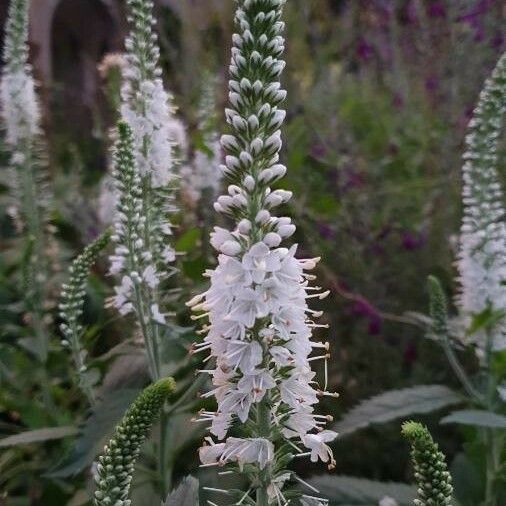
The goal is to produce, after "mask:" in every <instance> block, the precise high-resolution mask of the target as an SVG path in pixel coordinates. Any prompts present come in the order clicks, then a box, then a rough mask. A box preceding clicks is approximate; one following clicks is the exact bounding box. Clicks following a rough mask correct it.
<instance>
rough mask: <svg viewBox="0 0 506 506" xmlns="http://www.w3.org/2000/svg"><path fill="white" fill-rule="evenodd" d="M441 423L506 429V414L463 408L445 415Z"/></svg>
mask: <svg viewBox="0 0 506 506" xmlns="http://www.w3.org/2000/svg"><path fill="white" fill-rule="evenodd" d="M440 423H443V424H447V423H458V424H461V425H472V426H474V427H488V428H490V429H506V416H504V415H500V414H498V413H494V412H491V411H485V410H482V409H463V410H460V411H454V412H453V413H450V414H449V415H447V416H445V417H444V418H442V419H441V422H440Z"/></svg>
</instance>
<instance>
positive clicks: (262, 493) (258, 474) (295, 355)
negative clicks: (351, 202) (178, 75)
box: [188, 0, 337, 506]
mask: <svg viewBox="0 0 506 506" xmlns="http://www.w3.org/2000/svg"><path fill="white" fill-rule="evenodd" d="M284 4H285V0H239V1H238V8H237V13H236V18H235V22H236V26H237V28H238V31H239V33H238V34H236V35H234V38H233V41H234V46H233V48H232V61H231V65H230V81H229V86H230V94H229V98H230V104H231V106H230V108H229V109H226V118H227V122H228V124H229V125H230V129H231V133H230V134H228V135H224V136H223V137H222V146H223V148H224V150H225V151H226V153H227V156H226V157H225V164H224V165H222V167H221V171H222V173H223V174H224V176H225V178H226V179H227V180H228V182H229V183H230V185H229V186H228V189H227V193H226V194H224V195H222V196H220V197H218V199H217V202H216V204H215V209H216V210H217V211H218V212H221V213H224V214H227V215H228V216H230V217H231V218H232V219H233V220H234V222H235V227H234V228H233V229H232V230H225V229H223V228H216V229H215V231H214V233H212V234H211V243H212V245H213V247H214V248H215V249H216V250H217V252H218V266H217V267H216V268H215V269H214V270H212V271H208V272H206V275H207V276H208V277H209V278H210V282H211V285H210V288H209V289H208V290H207V291H206V292H205V293H204V294H202V295H201V296H199V297H195V298H194V299H193V300H192V301H190V302H189V304H188V305H189V306H191V307H192V308H193V310H194V311H195V312H197V313H198V316H196V317H195V319H200V318H205V319H206V320H208V323H207V324H206V325H205V326H204V329H203V331H204V333H205V334H206V335H205V338H204V341H203V342H202V343H199V344H196V345H195V347H194V350H193V351H194V352H197V351H205V352H210V357H209V358H210V359H212V360H211V362H210V364H214V368H206V371H204V373H206V374H209V375H210V376H211V380H212V383H213V386H214V389H213V390H211V392H209V393H208V394H204V396H205V397H209V396H210V395H212V396H214V397H215V399H216V401H217V404H218V406H217V410H216V412H203V413H201V415H200V420H201V421H204V422H210V423H211V434H212V435H213V436H214V437H215V439H214V440H213V439H211V438H208V440H207V443H208V444H207V445H206V446H204V447H203V448H202V450H201V460H202V463H203V465H216V464H219V465H229V466H230V465H232V466H234V465H235V466H237V467H238V469H239V471H242V472H244V473H245V474H246V475H247V476H248V478H249V481H250V485H251V486H250V488H249V491H248V492H246V496H247V497H248V496H249V497H250V499H251V501H252V500H253V497H256V504H258V505H262V506H263V505H269V504H286V503H287V499H286V497H285V493H286V489H287V488H288V484H289V482H290V481H292V482H293V481H294V480H293V479H294V478H295V475H294V473H292V472H291V471H288V470H287V466H288V464H289V462H290V461H291V459H292V458H293V456H294V455H293V454H294V453H295V454H300V455H306V454H307V455H309V456H311V459H312V460H313V461H316V460H317V459H320V460H321V461H323V462H325V463H327V465H328V466H329V467H330V468H332V467H334V465H335V461H334V457H333V454H332V450H331V449H330V447H329V446H328V443H330V442H332V441H333V440H334V439H335V437H336V436H337V434H336V433H335V432H332V431H329V430H324V426H325V425H326V423H327V422H328V421H329V420H331V417H326V416H319V415H317V414H316V413H315V406H316V404H317V402H318V397H319V396H321V395H329V396H332V397H335V394H332V393H329V392H325V391H322V390H325V389H324V388H323V389H320V388H319V387H318V384H317V382H316V380H315V373H314V372H312V370H311V367H310V364H311V362H312V360H315V359H325V360H326V359H327V358H328V354H327V353H325V354H323V355H322V354H321V353H320V354H319V356H313V355H312V353H313V351H314V350H316V349H319V348H327V345H326V344H323V343H322V344H320V343H315V342H313V341H312V339H311V338H312V330H313V328H318V327H326V326H325V325H319V324H317V323H315V322H314V318H315V317H316V316H318V315H319V313H318V312H316V311H312V310H311V309H310V308H309V306H308V303H307V301H308V299H310V298H314V297H319V298H324V297H325V296H327V295H328V292H322V293H320V292H319V289H316V293H315V291H314V289H312V288H311V287H309V286H308V285H309V281H310V280H312V279H313V276H312V275H310V274H308V273H307V271H309V270H311V269H313V268H314V267H315V266H316V264H317V262H318V259H302V260H301V259H298V258H296V252H297V247H296V246H292V247H291V248H287V247H284V246H283V245H282V244H281V243H282V240H283V239H285V238H287V237H290V236H291V235H293V233H294V232H295V226H294V225H293V224H292V223H291V220H290V219H289V218H286V217H282V218H278V217H276V216H274V208H276V207H277V206H279V205H280V204H284V203H286V202H288V201H289V200H290V198H291V192H287V191H284V190H279V189H278V190H271V188H270V185H271V184H272V183H273V182H274V181H276V180H278V179H279V178H280V177H282V176H283V175H284V174H285V172H286V168H285V167H284V166H283V165H281V164H280V163H279V152H280V150H281V146H282V140H281V131H280V126H281V124H282V122H283V119H284V117H285V112H284V111H283V110H282V109H281V103H282V102H283V100H284V99H285V96H286V92H285V91H284V90H282V89H281V86H280V83H279V78H280V75H281V72H282V69H283V67H284V62H283V60H282V59H281V57H282V54H283V51H284V39H283V37H282V35H281V34H282V32H283V29H284V23H283V22H282V21H281V16H282V9H283V6H284ZM238 425H240V426H241V434H243V435H244V437H243V438H241V439H239V438H236V437H231V436H230V434H229V431H230V428H231V427H235V426H238ZM217 441H220V442H217ZM304 448H305V450H304ZM293 493H294V492H293V491H290V494H289V497H293ZM241 497H242V498H241ZM237 499H238V501H242V502H244V500H245V499H244V496H239V497H238V498H237ZM307 500H308V501H309V500H311V501H312V500H313V499H312V498H309V499H307ZM314 500H316V501H319V502H316V503H315V504H325V501H323V500H320V499H318V498H314ZM251 501H249V502H248V504H249V503H250V502H251Z"/></svg>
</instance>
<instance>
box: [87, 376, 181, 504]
mask: <svg viewBox="0 0 506 506" xmlns="http://www.w3.org/2000/svg"><path fill="white" fill-rule="evenodd" d="M174 389H175V383H174V380H173V379H172V378H164V379H162V380H159V381H158V382H156V383H155V384H153V385H151V386H149V387H148V388H146V389H145V390H144V391H143V392H142V394H141V395H140V396H139V397H138V398H137V400H136V401H135V402H134V403H133V404H132V406H131V407H130V408H129V409H128V411H127V413H126V414H125V417H124V418H123V421H122V422H121V423H120V424H119V425H118V426H117V427H116V432H115V435H114V437H113V438H112V439H111V440H110V441H109V444H108V445H107V446H106V447H105V449H104V453H103V454H102V456H101V457H99V459H98V464H97V476H96V478H95V481H96V484H97V490H96V491H95V499H94V504H95V505H96V506H129V505H130V503H131V501H130V500H129V499H128V494H129V490H130V482H131V481H132V476H133V472H134V466H135V461H136V460H137V457H138V456H139V453H140V450H141V446H142V443H143V442H144V440H145V439H146V438H147V436H148V433H149V430H150V428H151V426H152V424H153V423H154V421H155V419H156V418H157V417H158V416H159V414H160V410H161V408H162V407H163V404H164V403H165V401H166V400H167V397H168V396H169V394H170V393H172V392H173V391H174Z"/></svg>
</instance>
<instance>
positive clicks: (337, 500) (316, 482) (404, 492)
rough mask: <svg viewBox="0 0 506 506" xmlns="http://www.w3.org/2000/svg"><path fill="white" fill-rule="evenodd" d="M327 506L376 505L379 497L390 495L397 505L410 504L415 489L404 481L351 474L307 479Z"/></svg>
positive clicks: (409, 505) (407, 505) (379, 499)
mask: <svg viewBox="0 0 506 506" xmlns="http://www.w3.org/2000/svg"><path fill="white" fill-rule="evenodd" d="M309 483H310V484H311V485H312V486H313V487H315V488H316V489H317V490H318V491H319V492H320V493H321V495H322V496H323V497H326V498H328V499H329V500H330V503H329V506H377V505H378V503H379V502H380V501H381V499H383V498H385V497H391V498H392V499H395V500H396V502H397V503H398V504H399V506H411V505H412V504H413V499H414V498H415V497H416V489H415V488H414V487H412V486H410V485H407V484H405V483H393V482H381V481H372V480H366V479H362V478H354V477H351V476H329V475H323V476H317V477H315V478H312V479H310V480H309Z"/></svg>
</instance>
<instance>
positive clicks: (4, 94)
mask: <svg viewBox="0 0 506 506" xmlns="http://www.w3.org/2000/svg"><path fill="white" fill-rule="evenodd" d="M29 7H30V2H29V0H11V2H10V4H9V10H8V16H7V22H6V25H5V46H4V54H3V56H4V58H3V59H4V62H5V65H4V67H3V69H2V76H1V82H0V112H1V117H2V124H3V128H4V129H5V144H6V147H7V150H8V152H9V157H10V158H9V166H8V170H7V171H5V172H4V174H1V175H0V176H1V177H2V181H1V183H3V184H5V186H6V187H7V188H9V192H8V198H9V199H11V197H12V203H9V214H10V215H11V217H12V218H13V219H14V222H15V224H16V227H17V229H18V231H19V232H20V235H21V237H22V238H23V240H24V242H25V244H24V245H23V248H24V250H25V251H26V252H28V254H27V258H26V259H25V260H24V262H25V271H26V287H25V290H24V293H25V295H24V300H25V305H26V308H25V309H26V310H27V311H28V312H29V313H30V315H31V320H32V323H33V325H32V326H33V328H34V330H35V333H36V335H37V339H38V341H39V346H38V355H39V358H40V360H41V361H42V362H45V361H46V359H47V355H48V351H49V350H48V339H49V336H48V332H47V328H46V324H47V321H46V320H47V319H46V316H47V315H46V314H45V313H46V310H47V302H48V297H47V295H48V288H47V286H48V281H49V273H48V270H49V261H48V259H49V254H50V253H51V252H52V253H53V254H54V251H55V249H54V244H50V240H49V239H50V227H49V226H48V212H47V209H46V208H47V205H48V202H50V200H51V192H50V188H49V185H48V181H47V172H46V166H45V149H44V143H43V139H42V128H41V126H40V123H41V114H40V108H39V104H38V100H37V95H36V85H35V80H34V78H33V71H32V66H31V65H30V63H29V54H28V24H29V23H28V12H29ZM2 172H3V171H2ZM51 248H53V249H52V250H51Z"/></svg>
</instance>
